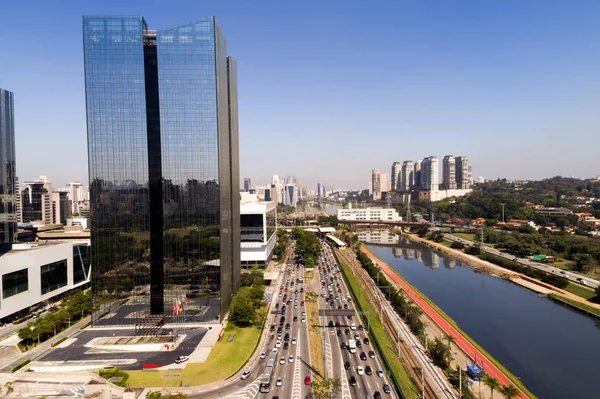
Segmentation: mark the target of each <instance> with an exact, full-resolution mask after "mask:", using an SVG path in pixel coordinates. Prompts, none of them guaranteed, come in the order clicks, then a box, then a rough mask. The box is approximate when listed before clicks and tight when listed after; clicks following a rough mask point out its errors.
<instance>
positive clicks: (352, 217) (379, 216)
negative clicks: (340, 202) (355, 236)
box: [337, 208, 402, 222]
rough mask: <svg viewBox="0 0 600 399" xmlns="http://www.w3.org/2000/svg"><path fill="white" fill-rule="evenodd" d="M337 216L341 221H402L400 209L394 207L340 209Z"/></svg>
mask: <svg viewBox="0 0 600 399" xmlns="http://www.w3.org/2000/svg"><path fill="white" fill-rule="evenodd" d="M337 217H338V220H340V221H344V220H347V221H363V220H364V221H367V222H377V221H388V222H400V221H402V217H400V215H399V214H398V211H397V210H395V209H393V208H364V209H338V211H337Z"/></svg>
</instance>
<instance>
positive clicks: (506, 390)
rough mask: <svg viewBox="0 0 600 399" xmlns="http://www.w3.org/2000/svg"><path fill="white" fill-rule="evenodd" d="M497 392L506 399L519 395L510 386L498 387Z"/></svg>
mask: <svg viewBox="0 0 600 399" xmlns="http://www.w3.org/2000/svg"><path fill="white" fill-rule="evenodd" d="M499 391H500V393H502V395H504V397H505V398H506V399H513V398H516V397H517V396H519V395H520V392H519V390H518V389H517V388H515V386H514V385H512V384H511V385H504V386H502V387H500V389H499Z"/></svg>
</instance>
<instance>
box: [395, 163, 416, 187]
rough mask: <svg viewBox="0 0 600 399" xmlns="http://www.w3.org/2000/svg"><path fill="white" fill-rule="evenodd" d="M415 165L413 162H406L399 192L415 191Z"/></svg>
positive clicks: (403, 166)
mask: <svg viewBox="0 0 600 399" xmlns="http://www.w3.org/2000/svg"><path fill="white" fill-rule="evenodd" d="M413 179H414V174H413V163H412V161H404V163H403V164H402V173H401V175H400V181H401V185H400V187H399V189H398V191H404V192H409V191H410V190H412V189H413V181H414V180H413Z"/></svg>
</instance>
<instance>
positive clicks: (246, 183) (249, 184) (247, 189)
mask: <svg viewBox="0 0 600 399" xmlns="http://www.w3.org/2000/svg"><path fill="white" fill-rule="evenodd" d="M250 188H252V180H251V179H250V178H249V177H244V191H245V192H247V193H248V192H250Z"/></svg>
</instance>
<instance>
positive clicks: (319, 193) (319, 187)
mask: <svg viewBox="0 0 600 399" xmlns="http://www.w3.org/2000/svg"><path fill="white" fill-rule="evenodd" d="M321 187H322V186H321V183H317V198H321Z"/></svg>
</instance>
